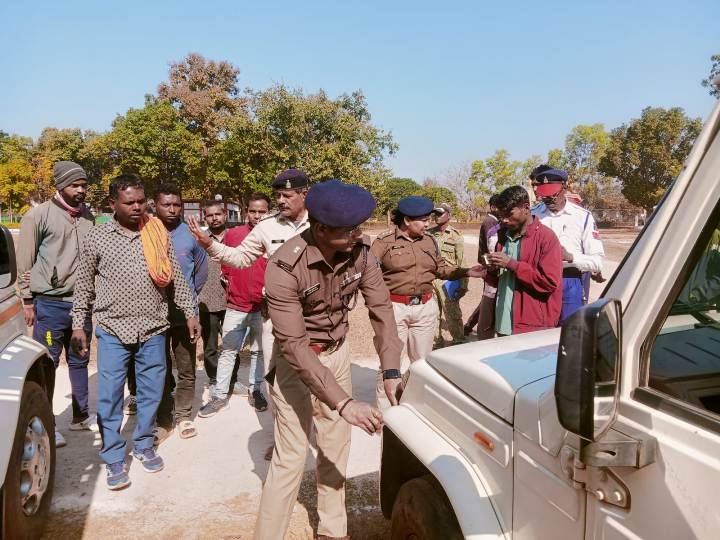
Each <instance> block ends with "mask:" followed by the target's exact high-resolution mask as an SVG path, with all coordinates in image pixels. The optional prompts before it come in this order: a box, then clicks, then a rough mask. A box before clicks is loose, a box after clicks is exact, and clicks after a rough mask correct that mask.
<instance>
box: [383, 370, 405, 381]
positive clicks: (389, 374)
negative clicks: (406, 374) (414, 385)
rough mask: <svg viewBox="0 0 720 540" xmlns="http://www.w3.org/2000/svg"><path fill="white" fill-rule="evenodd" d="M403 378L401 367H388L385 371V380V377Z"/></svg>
mask: <svg viewBox="0 0 720 540" xmlns="http://www.w3.org/2000/svg"><path fill="white" fill-rule="evenodd" d="M400 378H402V373H400V370H399V369H386V370H385V371H383V381H384V380H385V379H400Z"/></svg>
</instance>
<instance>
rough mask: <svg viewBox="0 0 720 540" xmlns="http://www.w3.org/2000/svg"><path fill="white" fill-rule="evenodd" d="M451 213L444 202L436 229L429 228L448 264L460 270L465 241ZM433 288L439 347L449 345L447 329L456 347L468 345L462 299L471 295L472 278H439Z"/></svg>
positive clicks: (436, 340)
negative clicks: (444, 333) (454, 223)
mask: <svg viewBox="0 0 720 540" xmlns="http://www.w3.org/2000/svg"><path fill="white" fill-rule="evenodd" d="M451 212H452V209H451V207H450V205H449V204H447V203H442V204H440V205H438V206H437V207H436V208H435V209H434V210H433V214H434V215H435V226H434V227H432V228H431V229H429V230H428V232H429V233H430V235H431V236H432V237H433V238H435V241H436V242H437V245H438V248H439V249H440V255H442V258H443V260H444V261H445V264H447V265H448V266H450V267H452V268H459V267H461V266H462V265H463V258H464V254H465V240H464V239H463V235H462V233H461V232H460V231H458V230H457V229H456V228H455V227H453V226H452V225H450V214H451ZM433 289H434V290H435V298H436V299H437V303H438V311H439V314H438V330H437V335H436V336H435V347H444V346H445V343H446V342H445V338H444V337H443V330H447V331H448V332H449V333H450V337H451V338H452V345H457V344H458V343H465V332H464V330H463V320H462V319H463V317H462V310H461V309H460V299H461V298H462V297H463V296H465V293H467V290H468V279H467V278H463V279H460V280H456V281H444V280H442V279H436V280H434V281H433Z"/></svg>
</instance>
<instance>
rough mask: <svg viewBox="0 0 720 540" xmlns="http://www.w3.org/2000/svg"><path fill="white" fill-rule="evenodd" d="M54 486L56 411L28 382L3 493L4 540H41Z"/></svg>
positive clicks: (0, 508) (42, 393) (33, 384)
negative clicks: (36, 539)
mask: <svg viewBox="0 0 720 540" xmlns="http://www.w3.org/2000/svg"><path fill="white" fill-rule="evenodd" d="M23 469H25V470H23ZM54 482H55V421H54V417H53V414H52V408H51V407H50V403H49V401H48V398H47V394H46V393H45V391H44V390H43V389H42V388H41V387H40V385H38V384H37V383H35V382H32V381H25V386H24V387H23V392H22V397H21V401H20V414H19V415H18V423H17V429H16V430H15V438H14V440H13V447H12V452H11V453H10V461H9V463H8V468H7V473H6V475H5V482H4V484H3V490H2V501H1V502H2V506H1V507H0V510H1V511H2V522H1V523H2V531H0V532H2V535H1V536H2V538H8V539H12V540H15V539H18V540H25V539H31V538H32V539H34V538H39V537H40V535H41V534H42V530H43V528H44V526H45V522H46V521H47V517H48V512H49V510H50V502H51V500H52V492H53V484H54ZM28 495H29V496H28Z"/></svg>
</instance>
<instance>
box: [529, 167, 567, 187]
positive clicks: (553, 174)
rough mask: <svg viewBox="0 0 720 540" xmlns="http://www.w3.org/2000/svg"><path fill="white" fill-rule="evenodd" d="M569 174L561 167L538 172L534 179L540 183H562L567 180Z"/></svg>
mask: <svg viewBox="0 0 720 540" xmlns="http://www.w3.org/2000/svg"><path fill="white" fill-rule="evenodd" d="M567 179H568V174H567V173H566V172H565V171H563V170H561V169H546V170H544V171H542V172H540V173H538V174H537V175H536V176H535V178H534V180H535V182H536V183H539V184H562V183H563V182H567Z"/></svg>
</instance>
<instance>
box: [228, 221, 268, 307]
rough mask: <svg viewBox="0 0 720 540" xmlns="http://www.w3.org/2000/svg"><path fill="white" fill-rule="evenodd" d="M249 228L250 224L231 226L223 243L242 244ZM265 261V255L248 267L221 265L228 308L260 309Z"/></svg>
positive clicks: (230, 244)
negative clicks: (226, 283) (225, 280)
mask: <svg viewBox="0 0 720 540" xmlns="http://www.w3.org/2000/svg"><path fill="white" fill-rule="evenodd" d="M251 230H252V229H251V228H250V225H240V226H239V227H233V228H232V229H229V230H228V232H226V233H225V238H224V239H223V244H225V245H226V246H231V247H237V246H239V245H240V244H242V242H243V240H245V237H246V236H247V235H248V234H250V231H251ZM267 262H268V260H267V257H260V258H259V259H258V260H256V261H255V262H254V263H252V265H251V266H250V267H248V268H233V267H232V266H225V265H223V266H222V274H223V276H225V278H226V279H227V280H228V286H227V305H228V307H229V308H231V309H234V310H236V311H242V312H244V313H250V312H253V311H259V310H260V304H261V303H262V296H263V287H264V286H265V268H266V267H267Z"/></svg>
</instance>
